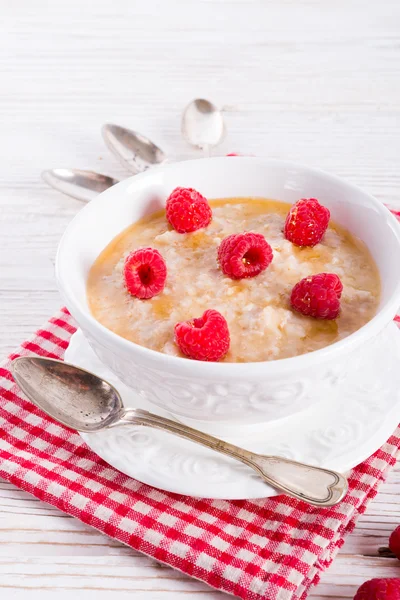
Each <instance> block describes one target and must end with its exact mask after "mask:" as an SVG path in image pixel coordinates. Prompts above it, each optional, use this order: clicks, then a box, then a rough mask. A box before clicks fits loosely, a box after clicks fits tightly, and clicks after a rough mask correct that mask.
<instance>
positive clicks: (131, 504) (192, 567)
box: [0, 309, 400, 600]
mask: <svg viewBox="0 0 400 600" xmlns="http://www.w3.org/2000/svg"><path fill="white" fill-rule="evenodd" d="M396 320H397V321H398V322H400V319H399V317H396ZM75 328H76V326H75V324H74V321H73V319H72V317H71V316H70V315H69V313H68V311H67V310H66V309H62V310H61V311H60V312H59V313H58V314H57V315H56V316H54V317H52V318H51V319H50V320H49V321H48V323H47V325H46V326H45V327H44V328H43V329H40V330H39V331H37V332H36V335H35V336H34V337H33V338H32V339H31V340H29V341H26V342H24V343H23V344H22V345H21V347H20V348H19V349H18V351H17V352H16V353H14V354H12V355H11V356H10V357H9V360H8V361H7V362H6V363H4V364H3V366H2V367H0V477H2V478H4V479H6V480H8V481H10V482H11V483H13V484H15V485H16V486H18V487H20V488H22V489H24V490H26V491H28V492H30V493H31V494H33V495H34V496H36V497H37V498H39V499H40V500H43V501H44V502H47V503H49V504H52V505H53V506H56V507H57V508H59V509H60V510H61V511H63V512H65V513H68V514H70V515H73V516H74V517H76V518H77V519H80V520H81V521H82V522H84V523H87V524H88V525H91V526H92V527H95V528H96V529H98V530H99V531H102V532H103V533H105V534H106V535H108V536H110V537H112V538H115V539H117V540H119V541H120V542H123V543H124V544H127V545H129V546H131V547H132V548H135V549H136V550H139V551H141V552H143V553H145V554H147V555H149V556H151V557H153V558H154V559H156V560H158V561H161V562H163V563H166V564H168V565H170V566H171V567H174V568H176V569H179V570H181V571H183V572H184V573H187V574H188V575H190V576H192V577H196V578H197V579H200V580H202V581H204V582H206V583H208V584H209V585H211V586H213V587H215V588H217V589H220V590H222V591H224V592H227V593H230V594H234V595H236V596H239V597H240V598H243V599H245V600H261V599H267V600H295V599H296V600H301V599H304V598H306V597H307V594H308V591H309V589H310V586H312V585H313V584H315V583H317V582H318V580H319V575H320V573H321V571H323V570H324V569H326V568H327V567H328V566H329V564H330V563H331V562H332V560H333V558H334V556H335V554H336V553H337V551H338V549H339V548H340V547H341V546H342V544H343V542H344V537H345V535H346V534H347V533H349V532H350V531H352V530H353V528H354V526H355V522H356V520H357V517H358V516H359V515H360V514H361V513H363V512H364V511H365V509H366V506H367V504H368V502H369V500H371V498H373V497H374V496H375V495H376V492H377V487H378V485H379V483H380V481H382V480H383V479H384V477H385V474H386V472H387V470H388V468H389V467H390V466H393V465H394V464H395V460H396V453H397V451H398V449H399V447H400V428H398V429H397V430H396V431H395V433H394V434H393V435H392V436H391V437H390V439H389V440H388V442H387V443H386V444H385V445H384V446H383V447H382V448H380V449H379V450H378V451H377V452H375V454H374V455H373V456H371V457H370V458H369V459H368V460H366V461H365V462H364V463H362V464H361V465H359V466H358V467H356V468H355V469H354V470H353V471H352V473H351V475H350V478H349V493H348V494H347V496H346V498H345V499H344V500H343V501H342V502H341V503H340V504H339V505H338V506H335V507H334V508H329V509H316V508H313V507H311V506H308V505H307V504H305V503H304V502H301V501H298V500H294V499H292V498H289V497H288V496H278V497H276V498H270V499H261V500H242V501H223V500H204V499H200V498H189V497H187V496H179V495H176V494H171V493H168V492H163V491H161V490H158V489H154V488H151V487H149V486H147V485H144V484H142V483H140V482H139V481H136V480H134V479H131V478H129V477H127V476H126V475H123V474H122V473H120V472H119V471H117V470H116V469H113V468H112V467H110V466H109V465H107V464H106V463H105V462H103V461H102V460H101V459H100V458H99V457H98V456H97V455H96V454H94V453H93V452H92V451H91V450H90V449H89V448H88V447H87V446H86V444H85V443H84V442H83V441H82V439H81V438H80V436H79V435H78V434H77V433H76V432H74V431H71V430H70V429H67V428H66V427H63V426H62V425H59V424H57V423H55V422H54V421H53V420H52V419H50V418H49V417H47V416H46V415H45V414H44V413H42V412H41V411H40V410H39V409H37V408H36V407H35V406H34V405H33V404H31V403H30V402H29V401H27V400H26V399H25V397H24V396H23V394H22V392H21V391H20V390H19V388H18V387H17V385H16V384H15V383H14V381H13V378H12V375H11V372H10V362H11V361H12V360H13V359H14V358H16V357H18V356H26V355H32V354H33V355H39V356H47V357H49V358H62V357H63V355H64V352H65V349H66V348H67V346H68V343H69V339H70V337H71V335H72V334H73V333H74V331H75Z"/></svg>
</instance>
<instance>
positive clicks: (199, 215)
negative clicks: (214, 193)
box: [166, 187, 212, 233]
mask: <svg viewBox="0 0 400 600" xmlns="http://www.w3.org/2000/svg"><path fill="white" fill-rule="evenodd" d="M166 213H167V220H168V222H169V223H170V224H171V225H172V227H173V228H174V229H175V231H177V232H178V233H189V232H191V231H197V229H201V228H202V227H207V225H209V224H210V222H211V217H212V212H211V208H210V205H209V204H208V202H207V199H206V198H204V196H202V195H201V194H200V193H199V192H196V190H194V189H193V188H182V187H177V188H175V189H174V191H173V192H171V194H170V195H169V198H168V199H167V204H166Z"/></svg>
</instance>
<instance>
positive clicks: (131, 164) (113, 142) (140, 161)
mask: <svg viewBox="0 0 400 600" xmlns="http://www.w3.org/2000/svg"><path fill="white" fill-rule="evenodd" d="M101 133H102V135H103V139H104V141H105V143H106V145H107V146H108V148H109V149H110V150H111V152H112V153H113V154H114V155H115V156H116V157H117V158H118V160H119V161H120V162H121V163H122V164H123V165H124V166H125V167H126V168H127V169H128V170H129V171H130V172H131V173H133V174H134V175H136V174H137V173H142V172H143V171H146V170H147V169H149V168H150V167H154V166H155V165H160V164H161V163H163V162H165V161H166V158H167V157H166V156H165V154H164V152H163V151H162V150H160V148H159V147H158V146H156V145H155V144H154V143H153V142H152V141H151V140H149V139H148V138H147V137H145V136H144V135H141V134H140V133H138V132H137V131H132V129H127V128H126V127H121V126H120V125H114V124H112V123H107V124H106V125H103V127H102V128H101Z"/></svg>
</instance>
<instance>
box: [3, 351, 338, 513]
mask: <svg viewBox="0 0 400 600" xmlns="http://www.w3.org/2000/svg"><path fill="white" fill-rule="evenodd" d="M12 370H13V375H14V378H15V381H16V382H17V383H18V385H19V386H20V388H21V389H22V391H23V392H24V393H25V394H26V396H27V397H28V398H29V399H30V400H31V401H32V402H33V403H34V404H35V405H36V406H38V407H39V408H41V409H42V410H43V411H44V412H46V413H47V414H48V415H50V416H51V417H53V419H55V420H56V421H59V422H60V423H63V424H64V425H67V426H68V427H71V428H72V429H76V430H77V431H82V432H86V433H88V432H95V431H101V430H102V429H106V428H110V427H117V426H122V425H129V424H133V425H141V426H146V427H153V428H155V429H162V430H164V431H168V432H169V433H172V434H175V435H177V436H179V437H182V438H185V439H187V440H190V441H191V442H195V443H197V444H201V445H202V446H206V447H207V448H211V449H212V450H215V451H216V452H220V453H221V454H225V455H227V456H230V457H231V458H234V459H236V460H238V461H240V462H242V463H244V464H246V465H248V466H249V467H251V468H252V469H254V470H255V471H256V473H257V474H258V475H259V476H260V477H261V478H262V479H263V480H264V481H265V482H266V483H268V484H269V485H271V486H273V487H274V488H276V489H277V490H279V491H281V492H283V493H286V494H289V495H290V496H294V497H295V498H297V499H299V500H304V501H305V502H308V503H309V504H312V505H314V506H319V507H324V506H333V505H335V504H337V503H338V502H340V500H341V499H342V498H343V496H344V495H345V494H346V492H347V480H346V478H345V477H344V476H343V475H341V474H340V473H336V472H335V471H330V470H328V469H323V468H319V467H313V466H311V465H305V464H303V463H299V462H296V461H293V460H289V459H286V458H280V457H277V456H264V455H261V454H255V453H254V452H251V451H249V450H244V449H243V448H239V447H238V446H234V445H233V444H230V443H228V442H224V441H222V440H220V439H218V438H215V437H213V436H211V435H208V434H206V433H203V432H201V431H198V430H196V429H192V428H191V427H187V426H186V425H183V424H182V423H178V422H176V421H171V420H169V419H165V418H164V417H160V416H158V415H154V414H152V413H149V412H147V411H145V410H140V409H135V408H124V405H123V402H122V398H121V396H120V395H119V393H118V392H117V390H116V389H115V388H114V387H113V386H112V385H111V384H109V383H107V382H106V381H104V380H103V379H101V378H100V377H97V375H94V374H93V373H89V372H88V371H84V370H83V369H79V368H78V367H74V366H73V365H70V364H67V363H64V362H62V361H58V360H52V359H48V358H36V357H23V358H17V359H16V360H14V362H13V363H12Z"/></svg>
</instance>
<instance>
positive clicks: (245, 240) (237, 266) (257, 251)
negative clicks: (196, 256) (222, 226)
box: [218, 232, 273, 279]
mask: <svg viewBox="0 0 400 600" xmlns="http://www.w3.org/2000/svg"><path fill="white" fill-rule="evenodd" d="M272 258H273V252H272V248H271V246H270V245H269V244H268V242H267V240H266V239H265V237H264V236H263V235H262V234H261V233H253V232H247V233H233V234H232V235H228V237H226V238H225V239H223V240H222V242H221V244H220V246H219V248H218V262H219V265H220V267H221V269H222V271H223V272H224V273H225V275H227V276H228V277H230V278H231V279H244V278H246V277H255V276H256V275H259V274H260V273H261V272H262V271H265V269H266V268H267V267H268V265H269V264H270V263H271V261H272Z"/></svg>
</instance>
